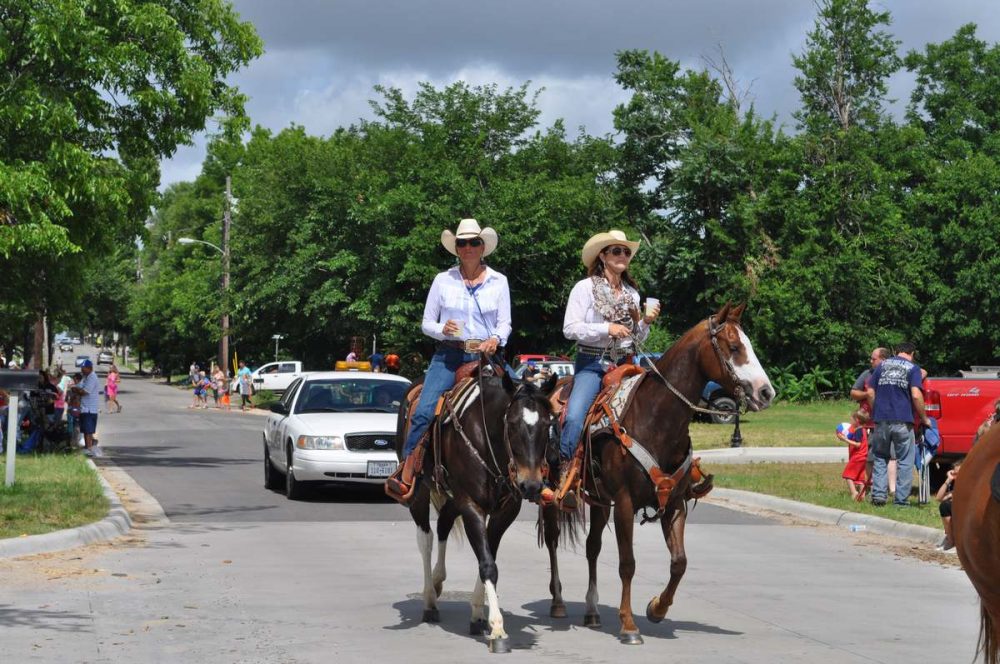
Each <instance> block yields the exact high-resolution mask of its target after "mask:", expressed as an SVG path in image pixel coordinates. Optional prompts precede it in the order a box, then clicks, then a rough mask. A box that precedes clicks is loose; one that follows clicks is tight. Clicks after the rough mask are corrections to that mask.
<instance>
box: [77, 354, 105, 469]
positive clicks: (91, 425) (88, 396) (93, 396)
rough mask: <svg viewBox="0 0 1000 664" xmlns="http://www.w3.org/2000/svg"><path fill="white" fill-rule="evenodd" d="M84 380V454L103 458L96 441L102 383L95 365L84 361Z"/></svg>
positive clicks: (81, 410)
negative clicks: (95, 434)
mask: <svg viewBox="0 0 1000 664" xmlns="http://www.w3.org/2000/svg"><path fill="white" fill-rule="evenodd" d="M80 371H81V372H82V373H83V380H82V381H80V384H79V386H78V387H79V389H80V433H82V434H83V447H84V450H83V453H84V454H86V455H87V456H95V457H102V456H104V452H102V451H101V448H100V447H98V445H97V443H96V442H95V440H94V433H96V432H97V413H98V412H99V411H100V410H101V381H99V380H98V379H97V374H95V373H94V363H93V362H91V361H90V360H84V361H83V364H82V365H80Z"/></svg>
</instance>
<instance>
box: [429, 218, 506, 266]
mask: <svg viewBox="0 0 1000 664" xmlns="http://www.w3.org/2000/svg"><path fill="white" fill-rule="evenodd" d="M477 237H478V238H480V239H482V241H483V244H484V245H485V248H484V249H483V257H486V256H489V255H490V254H492V253H493V250H494V249H496V248H497V239H498V238H497V232H496V231H495V230H493V229H492V228H490V227H489V226H487V227H486V228H480V227H479V222H478V221H476V220H475V219H463V220H462V221H460V222H458V228H456V229H455V232H454V233H452V232H451V231H448V230H446V231H443V232H442V233H441V244H442V245H444V248H445V249H447V250H448V253H450V254H452V255H454V256H458V252H457V251H455V240H471V239H473V238H477Z"/></svg>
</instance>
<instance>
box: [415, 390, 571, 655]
mask: <svg viewBox="0 0 1000 664" xmlns="http://www.w3.org/2000/svg"><path fill="white" fill-rule="evenodd" d="M555 384H556V377H555V376H553V377H552V378H551V379H549V380H548V381H547V382H546V383H545V384H544V385H543V386H542V387H540V388H539V387H535V386H534V385H533V384H531V383H530V382H524V383H517V384H515V383H514V381H513V380H512V379H511V378H510V376H509V375H508V374H507V373H505V372H504V373H502V377H501V378H497V377H492V376H491V377H486V378H480V379H478V380H475V381H474V382H473V383H471V384H470V385H469V387H471V388H472V389H473V390H479V393H478V394H475V393H473V394H470V395H468V397H467V398H462V399H459V400H457V401H456V402H451V401H450V400H449V401H448V402H447V403H446V405H445V408H444V410H443V411H442V413H441V415H440V419H439V420H438V422H437V423H436V424H435V427H434V432H435V433H434V436H433V437H432V443H431V444H432V445H433V446H434V448H433V455H431V456H428V457H427V459H426V462H425V466H424V472H425V474H427V475H429V476H431V477H433V478H434V479H433V480H432V481H425V482H421V483H420V484H419V485H418V486H417V489H416V491H415V492H414V495H413V500H412V502H411V503H410V515H411V516H412V517H413V521H414V522H415V523H416V525H417V542H418V547H419V549H420V554H421V557H422V559H423V570H424V591H423V598H424V615H423V619H424V621H427V622H437V621H438V620H439V619H440V616H439V614H438V609H437V597H438V596H439V595H440V594H441V590H442V584H443V583H444V580H445V577H446V576H447V573H446V571H445V550H446V547H447V543H448V534H449V533H450V532H451V529H452V526H453V525H454V523H455V520H456V519H457V518H458V517H461V519H462V522H463V525H464V528H465V533H466V536H467V537H468V538H469V543H470V544H471V545H472V549H473V551H474V552H475V554H476V559H477V560H478V561H479V578H478V579H477V582H476V588H475V590H474V592H473V595H472V601H471V605H472V617H471V620H470V633H472V634H482V633H483V632H484V631H486V630H489V631H488V635H487V639H488V642H489V645H490V650H491V651H493V652H507V651H508V650H509V647H510V646H509V643H508V637H507V634H506V632H505V631H504V626H503V615H502V614H501V612H500V604H499V600H498V597H497V591H496V585H497V577H498V570H497V564H496V556H497V551H498V549H499V547H500V538H501V537H503V534H504V532H506V530H507V528H508V527H509V526H510V524H511V523H513V522H514V519H515V518H517V515H518V513H519V512H520V510H521V501H522V498H528V499H529V500H535V501H537V500H538V497H539V494H540V492H541V489H542V486H543V481H544V479H545V474H546V472H547V463H546V459H545V453H546V448H547V446H548V444H549V435H550V434H549V429H550V427H551V426H552V410H551V404H550V403H549V397H550V396H551V394H552V391H553V390H554V389H555ZM463 394H465V393H464V392H463ZM406 406H407V404H405V403H404V404H403V408H402V410H401V413H400V428H399V432H398V433H399V435H398V436H397V440H402V435H403V433H404V431H405V427H406V416H405V412H406ZM432 457H433V458H432ZM432 494H433V496H432ZM432 497H433V499H434V504H435V506H436V507H437V508H438V521H437V536H438V557H437V562H436V563H435V565H434V568H433V571H432V569H431V552H432V548H433V542H434V540H433V535H432V534H431V528H430V505H431V501H432ZM559 603H560V604H561V598H560V601H559ZM554 604H555V602H554ZM485 606H488V607H489V614H488V622H487V616H486V615H484V607H485Z"/></svg>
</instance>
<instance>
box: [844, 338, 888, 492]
mask: <svg viewBox="0 0 1000 664" xmlns="http://www.w3.org/2000/svg"><path fill="white" fill-rule="evenodd" d="M890 357H892V353H890V352H889V349H888V348H882V347H881V346H879V347H878V348H876V349H874V350H873V351H872V352H871V354H870V355H869V356H868V362H869V364H870V366H869V367H868V368H867V369H865V370H864V371H862V372H861V374H860V375H859V376H858V378H857V380H855V381H854V385H853V387H851V399H852V400H854V401H857V402H858V409H859V410H861V411H863V412H864V413H865V415H867V418H866V424H865V425H864V427H865V433H866V434H867V436H866V437H868V438H870V437H871V435H872V431H874V429H875V425H874V423H873V422H872V420H871V415H872V407H871V404H869V403H868V383H869V379H870V378H871V375H872V371H874V370H875V369H876V368H877V367H878V365H880V364H882V362H883V361H884V360H887V359H889V358H890ZM865 449H866V451H867V450H868V449H869V448H868V446H867V445H866V446H865ZM865 472H866V474H867V477H866V481H865V485H866V486H871V483H872V458H871V456H869V457H868V461H867V463H866V465H865ZM889 493H891V494H893V495H895V494H896V452H895V450H890V451H889Z"/></svg>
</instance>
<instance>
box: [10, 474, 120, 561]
mask: <svg viewBox="0 0 1000 664" xmlns="http://www.w3.org/2000/svg"><path fill="white" fill-rule="evenodd" d="M87 465H89V466H90V467H91V469H93V471H94V472H95V473H97V478H98V479H99V480H100V482H101V487H103V489H104V497H105V498H107V499H108V504H109V505H110V509H109V510H108V515H107V516H106V517H104V518H103V519H101V520H100V521H95V522H94V523H88V524H87V525H85V526H79V527H77V528H68V529H66V530H57V531H55V532H52V533H45V534H43V535H30V536H28V537H11V538H8V539H2V540H0V558H15V557H18V556H29V555H34V554H37V553H52V552H53V551H65V550H66V549H74V548H76V547H78V546H84V545H86V544H94V543H95V542H106V541H108V540H112V539H114V538H116V537H120V536H121V535H124V534H125V533H127V532H128V531H129V530H130V529H131V528H132V519H131V517H130V516H129V513H128V511H127V510H126V509H125V507H124V506H123V505H122V503H121V501H120V500H119V499H118V494H117V493H115V490H114V489H112V488H111V485H110V484H109V483H108V481H107V480H105V479H104V476H103V475H101V473H100V471H99V470H98V469H97V466H96V465H95V464H94V462H93V461H91V460H90V459H87Z"/></svg>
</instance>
